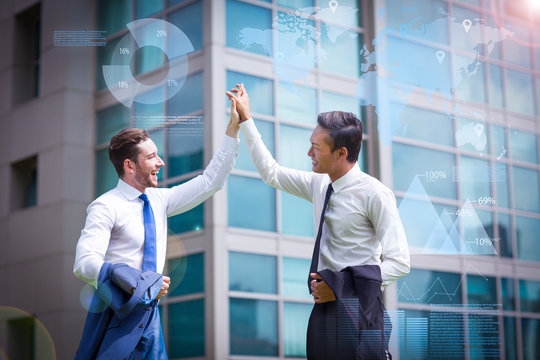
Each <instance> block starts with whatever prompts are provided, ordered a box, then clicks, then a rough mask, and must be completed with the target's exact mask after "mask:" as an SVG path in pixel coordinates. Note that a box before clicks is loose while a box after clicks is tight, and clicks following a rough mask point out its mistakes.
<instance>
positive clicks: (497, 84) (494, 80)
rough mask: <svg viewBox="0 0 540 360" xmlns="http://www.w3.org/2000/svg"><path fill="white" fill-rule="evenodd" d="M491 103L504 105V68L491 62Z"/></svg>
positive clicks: (498, 105) (499, 105)
mask: <svg viewBox="0 0 540 360" xmlns="http://www.w3.org/2000/svg"><path fill="white" fill-rule="evenodd" d="M488 86H489V104H490V105H491V106H497V107H500V108H503V107H504V93H503V84H502V70H501V67H500V66H497V65H493V64H489V85H488Z"/></svg>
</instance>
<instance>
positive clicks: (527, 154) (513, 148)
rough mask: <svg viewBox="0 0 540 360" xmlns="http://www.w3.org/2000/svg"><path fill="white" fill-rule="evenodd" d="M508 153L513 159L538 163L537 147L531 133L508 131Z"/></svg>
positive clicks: (534, 137)
mask: <svg viewBox="0 0 540 360" xmlns="http://www.w3.org/2000/svg"><path fill="white" fill-rule="evenodd" d="M510 155H511V156H512V159H514V160H520V161H526V162H529V163H534V164H536V163H538V147H537V146H536V136H535V135H534V134H531V133H527V132H523V131H518V130H511V131H510Z"/></svg>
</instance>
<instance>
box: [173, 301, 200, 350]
mask: <svg viewBox="0 0 540 360" xmlns="http://www.w3.org/2000/svg"><path fill="white" fill-rule="evenodd" d="M168 307H169V337H168V343H169V347H168V355H169V356H170V357H171V358H191V357H197V356H201V357H202V356H204V346H205V344H204V343H205V341H204V299H197V300H191V301H183V302H179V303H174V304H169V306H168Z"/></svg>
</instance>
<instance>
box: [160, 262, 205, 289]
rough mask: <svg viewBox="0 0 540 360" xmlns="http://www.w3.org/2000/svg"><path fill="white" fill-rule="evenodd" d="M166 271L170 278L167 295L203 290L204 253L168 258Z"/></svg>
mask: <svg viewBox="0 0 540 360" xmlns="http://www.w3.org/2000/svg"><path fill="white" fill-rule="evenodd" d="M167 271H168V274H169V277H170V278H171V283H170V285H169V293H168V295H167V296H168V297H173V296H181V295H187V294H194V293H201V292H204V254H203V253H199V254H192V255H188V256H183V257H181V258H176V259H170V260H169V261H168V266H167Z"/></svg>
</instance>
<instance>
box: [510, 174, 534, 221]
mask: <svg viewBox="0 0 540 360" xmlns="http://www.w3.org/2000/svg"><path fill="white" fill-rule="evenodd" d="M512 172H513V174H514V176H513V178H514V184H513V186H514V206H515V208H516V209H519V210H526V211H534V212H540V202H539V199H540V197H539V196H540V195H539V191H540V185H539V183H538V171H536V170H531V169H526V168H522V167H518V166H513V167H512Z"/></svg>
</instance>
